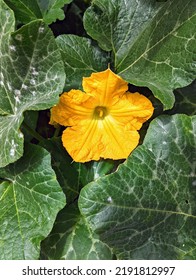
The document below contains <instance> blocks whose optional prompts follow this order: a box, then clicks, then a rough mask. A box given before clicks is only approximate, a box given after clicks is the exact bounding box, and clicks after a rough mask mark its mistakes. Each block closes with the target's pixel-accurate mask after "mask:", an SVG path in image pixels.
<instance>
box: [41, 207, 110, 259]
mask: <svg viewBox="0 0 196 280" xmlns="http://www.w3.org/2000/svg"><path fill="white" fill-rule="evenodd" d="M42 254H43V255H44V256H45V258H47V259H53V260H54V259H55V260H56V259H57V260H59V259H61V260H106V259H107V260H111V259H112V253H111V250H110V249H109V247H108V246H107V245H106V244H104V243H103V242H102V241H100V240H99V238H98V236H97V234H95V233H93V232H92V231H91V229H90V228H89V226H88V224H87V223H86V220H85V218H83V217H82V216H81V214H80V212H79V210H78V207H77V206H76V205H75V204H74V205H71V206H69V207H65V208H64V209H63V210H62V211H61V212H60V213H59V214H58V217H57V220H56V222H55V226H54V228H53V230H52V232H51V234H50V235H49V237H48V238H47V239H46V240H44V242H43V244H42Z"/></svg>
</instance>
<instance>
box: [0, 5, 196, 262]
mask: <svg viewBox="0 0 196 280" xmlns="http://www.w3.org/2000/svg"><path fill="white" fill-rule="evenodd" d="M73 19H74V20H73ZM72 20H73V21H72ZM195 20H196V2H195V1H194V0H188V1H186V3H185V1H183V0H178V1H176V0H167V1H156V0H141V1H136V0H129V1H128V0H93V1H81V0H73V1H71V0H36V1H30V0H24V1H15V0H0V97H1V98H0V146H1V150H0V210H1V211H0V213H1V215H0V258H1V259H39V258H44V259H115V258H117V259H196V250H195V248H196V233H195V227H196V224H195V220H196V203H195V201H196V189H195V187H196V176H195V156H196V154H195V136H196V131H195V127H196V125H195V123H196V119H195V81H194V79H195V76H196V71H195V69H196V68H195V61H196V57H195V45H196V42H195V23H196V22H195ZM57 35H58V36H57ZM55 36H56V38H55ZM108 65H109V67H110V68H111V70H113V71H114V72H115V73H116V74H118V75H119V76H120V77H121V78H123V79H124V80H125V81H126V82H128V83H129V90H130V91H133V92H134V91H138V92H141V93H142V94H144V95H145V96H146V97H147V98H149V99H150V100H151V101H152V103H153V105H154V107H155V111H154V115H153V116H152V118H151V119H150V120H149V121H148V122H147V123H146V124H145V125H144V126H143V127H142V129H141V130H140V135H141V138H140V145H139V146H138V147H137V148H136V149H135V150H134V151H133V152H132V153H131V154H130V156H129V157H128V158H127V160H125V161H123V160H116V161H113V160H109V159H108V160H100V161H91V162H88V163H76V162H73V160H72V158H71V157H70V156H69V155H68V153H67V151H66V150H65V149H64V147H63V146H62V142H61V135H62V131H63V130H64V129H65V128H64V127H60V126H58V125H56V126H55V127H53V126H52V125H50V124H49V119H50V108H51V107H52V106H54V105H55V104H57V103H58V99H59V95H60V94H62V92H63V91H69V90H71V89H80V90H81V89H82V78H83V77H88V76H90V75H91V74H92V73H93V72H101V71H104V70H106V69H107V68H108ZM65 197H66V199H65Z"/></svg>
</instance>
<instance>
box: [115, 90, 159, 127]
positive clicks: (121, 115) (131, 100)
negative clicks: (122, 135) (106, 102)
mask: <svg viewBox="0 0 196 280" xmlns="http://www.w3.org/2000/svg"><path fill="white" fill-rule="evenodd" d="M153 111H154V108H153V106H152V103H151V101H150V100H149V99H148V98H146V97H145V96H144V95H142V94H139V93H138V92H136V93H130V92H127V93H125V94H124V95H123V96H122V97H121V98H120V99H119V100H118V102H117V103H116V104H114V105H113V106H112V107H111V108H110V114H111V116H112V117H113V118H114V119H115V120H116V121H118V122H119V123H121V124H124V125H125V126H127V129H132V130H139V129H140V128H141V126H142V124H143V123H144V122H145V121H147V120H148V119H149V118H150V117H151V116H152V114H153Z"/></svg>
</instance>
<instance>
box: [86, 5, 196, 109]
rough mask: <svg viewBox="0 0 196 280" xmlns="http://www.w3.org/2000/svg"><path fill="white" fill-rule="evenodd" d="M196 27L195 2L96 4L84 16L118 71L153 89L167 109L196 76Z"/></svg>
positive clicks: (123, 75)
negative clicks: (110, 55) (177, 89)
mask: <svg viewBox="0 0 196 280" xmlns="http://www.w3.org/2000/svg"><path fill="white" fill-rule="evenodd" d="M157 5H158V6H157ZM158 7H159V9H158ZM195 24H196V2H195V1H194V0H188V1H186V3H185V2H184V1H183V0H179V1H176V0H168V1H167V2H166V3H156V1H155V0H153V1H152V0H141V1H136V0H129V1H128V0H126V1H125V0H95V1H93V2H92V6H91V7H90V8H89V9H88V10H87V11H86V13H85V17H84V25H85V28H86V30H87V32H88V33H89V35H90V36H91V37H92V38H94V39H96V40H97V41H98V43H99V45H100V46H101V47H102V48H103V49H105V50H108V51H109V50H112V52H113V55H114V61H115V63H114V64H115V69H116V72H117V73H118V74H119V75H120V76H122V78H123V79H125V80H127V81H128V82H129V83H132V84H134V85H137V86H147V87H149V88H150V89H151V90H152V92H153V93H154V95H155V96H156V97H157V98H158V99H160V101H161V102H162V103H163V105H164V107H165V109H170V108H171V107H172V106H173V104H174V101H175V99H174V95H173V90H174V89H176V88H179V87H184V86H186V85H188V84H189V83H191V82H192V81H193V79H194V78H195V76H196V70H195V69H196V67H195V60H196V57H195V53H194V51H195V45H196V41H195Z"/></svg>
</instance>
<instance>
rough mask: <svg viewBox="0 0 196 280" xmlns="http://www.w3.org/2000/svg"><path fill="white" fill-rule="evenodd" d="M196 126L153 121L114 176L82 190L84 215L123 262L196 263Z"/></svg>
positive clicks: (179, 119)
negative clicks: (176, 261)
mask: <svg viewBox="0 0 196 280" xmlns="http://www.w3.org/2000/svg"><path fill="white" fill-rule="evenodd" d="M195 124H196V117H195V116H194V117H188V116H186V115H174V116H172V117H171V116H161V117H159V118H157V119H155V120H153V121H152V122H151V124H150V126H149V129H148V132H147V135H146V137H145V139H144V143H143V145H141V146H139V147H138V148H137V149H136V150H135V151H134V152H133V153H132V154H131V156H130V157H129V158H128V160H127V161H126V162H125V163H124V164H122V165H120V167H119V168H118V170H117V171H116V172H115V173H113V174H111V175H108V176H105V177H104V178H101V179H98V180H97V181H96V182H92V183H90V184H88V185H87V186H86V187H84V188H83V189H82V191H81V195H80V199H79V207H80V210H81V213H82V214H83V215H84V216H85V218H86V220H87V221H88V223H89V224H90V227H91V228H92V230H93V231H95V232H96V233H97V234H99V235H100V238H101V240H102V241H103V242H105V243H106V244H108V245H109V247H111V248H113V250H114V253H116V254H117V256H118V258H119V259H195V258H196V231H195V228H196V204H195V201H196V189H195V184H196V177H195V172H194V168H195V167H194V161H195V158H196V157H195V156H196V152H195V140H196V139H195V138H196V137H195V136H196V125H195Z"/></svg>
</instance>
